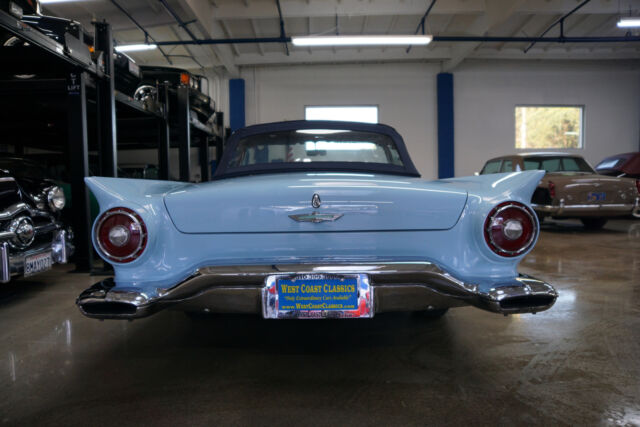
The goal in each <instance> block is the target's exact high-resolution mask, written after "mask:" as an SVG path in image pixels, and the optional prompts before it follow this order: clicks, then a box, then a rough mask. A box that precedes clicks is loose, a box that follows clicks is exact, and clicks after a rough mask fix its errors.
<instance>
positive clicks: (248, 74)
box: [242, 63, 438, 178]
mask: <svg viewBox="0 0 640 427" xmlns="http://www.w3.org/2000/svg"><path fill="white" fill-rule="evenodd" d="M437 72H438V68H437V66H435V65H429V64H418V63H414V64H366V65H315V66H287V67H264V68H248V69H244V70H243V72H242V78H244V79H245V90H246V94H245V95H246V100H245V103H246V121H247V125H250V124H255V123H266V122H272V121H280V120H298V119H304V107H305V106H306V105H378V107H379V117H378V120H379V121H380V123H385V124H388V125H390V126H393V127H394V128H395V129H396V130H397V131H398V132H400V134H401V135H402V136H403V137H404V139H405V142H406V144H407V147H408V149H409V153H410V155H411V157H412V159H413V161H414V163H415V164H416V167H417V168H418V170H419V171H420V172H421V173H422V174H423V176H425V177H428V178H435V177H436V176H437V170H436V162H437V159H436V145H437V144H436V109H435V108H436V93H435V91H436V74H437Z"/></svg>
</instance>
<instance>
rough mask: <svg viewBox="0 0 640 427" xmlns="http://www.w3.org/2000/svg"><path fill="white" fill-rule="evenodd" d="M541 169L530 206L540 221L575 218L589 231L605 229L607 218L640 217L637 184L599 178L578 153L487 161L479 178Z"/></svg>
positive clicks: (638, 188)
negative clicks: (543, 173) (543, 172)
mask: <svg viewBox="0 0 640 427" xmlns="http://www.w3.org/2000/svg"><path fill="white" fill-rule="evenodd" d="M528 170H544V171H545V172H546V174H545V176H544V178H543V179H542V180H541V181H540V184H539V185H538V188H537V189H536V191H535V192H534V193H533V196H532V199H531V204H532V206H533V209H534V210H535V211H536V213H537V214H538V219H539V220H540V221H543V220H544V218H545V217H547V216H550V217H551V218H554V219H570V218H578V219H580V221H582V223H583V224H584V226H585V228H588V229H599V228H602V227H604V225H605V224H606V223H607V221H608V220H609V218H615V217H623V216H627V215H633V216H636V217H638V216H640V181H637V180H634V179H630V178H617V177H608V176H603V175H598V174H597V173H596V172H595V171H594V170H593V168H592V167H591V166H590V165H589V163H587V161H586V160H585V159H583V158H582V157H581V156H579V155H577V154H566V153H522V154H514V155H511V156H502V157H496V158H494V159H491V160H488V161H487V163H486V164H485V165H484V167H483V168H482V171H481V172H480V175H487V174H495V173H504V172H514V171H528Z"/></svg>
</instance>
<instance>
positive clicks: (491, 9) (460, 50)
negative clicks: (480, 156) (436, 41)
mask: <svg viewBox="0 0 640 427" xmlns="http://www.w3.org/2000/svg"><path fill="white" fill-rule="evenodd" d="M524 2H525V1H524V0H514V1H511V0H486V3H485V7H486V10H485V14H484V15H482V16H479V17H477V18H476V20H475V21H474V23H473V24H472V25H471V26H470V27H469V33H471V34H476V35H481V36H484V35H487V33H489V32H490V31H493V30H494V29H495V28H496V27H498V26H499V25H500V24H502V23H504V22H505V21H506V20H507V19H509V18H510V17H511V16H512V15H513V14H514V12H515V10H516V9H517V8H518V7H520V6H521V5H522V4H523V3H524ZM480 45H481V43H477V42H476V43H460V44H457V45H456V46H454V48H453V50H452V55H451V59H449V60H448V61H446V62H444V63H443V64H442V71H444V72H450V71H452V70H453V69H454V68H456V67H457V66H458V65H459V64H460V63H461V62H462V61H464V59H465V58H466V57H467V56H469V55H470V54H471V53H472V52H473V51H474V50H476V49H477V48H478V47H479V46H480Z"/></svg>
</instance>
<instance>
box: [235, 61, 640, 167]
mask: <svg viewBox="0 0 640 427" xmlns="http://www.w3.org/2000/svg"><path fill="white" fill-rule="evenodd" d="M438 71H439V66H438V65H437V64H426V63H398V64H365V65H353V64H351V65H345V64H334V65H301V66H282V67H257V68H252V67H249V68H244V69H243V70H242V76H241V77H242V78H244V79H245V85H246V99H245V103H246V121H247V125H250V124H255V123H265V122H270V121H279V120H295V119H302V118H304V107H305V106H306V105H378V106H379V108H380V117H379V120H380V122H381V123H386V124H389V125H391V126H393V127H395V128H396V129H397V130H398V132H400V134H401V135H402V136H403V137H404V139H405V142H406V144H407V147H408V149H409V153H410V154H411V157H412V158H413V160H414V162H415V164H416V167H417V168H418V170H419V171H420V172H421V173H422V175H423V176H424V177H425V178H435V177H436V176H437V139H436V138H437V129H436V114H437V110H436V75H437V73H438ZM517 104H572V105H575V104H578V105H584V106H585V131H584V149H582V150H577V151H578V152H580V153H581V154H583V155H584V156H585V157H586V158H587V160H588V161H590V162H591V163H596V162H598V161H599V160H601V159H602V158H604V157H606V156H608V155H611V154H616V153H621V152H625V151H637V150H638V145H639V143H640V61H635V62H624V63H615V62H613V63H612V62H610V61H606V62H605V61H601V62H597V63H584V62H538V61H509V62H498V61H492V62H486V61H468V62H465V63H463V65H462V66H461V67H459V69H457V70H456V71H454V105H455V107H454V108H455V156H456V164H455V168H456V175H457V176H463V175H470V174H472V173H473V172H475V171H477V170H479V169H480V168H481V167H482V165H483V164H484V161H485V160H487V159H488V158H490V157H495V156H499V155H504V154H509V153H513V152H516V150H515V130H514V107H515V106H516V105H517ZM227 111H229V110H228V104H227V106H226V107H225V112H227Z"/></svg>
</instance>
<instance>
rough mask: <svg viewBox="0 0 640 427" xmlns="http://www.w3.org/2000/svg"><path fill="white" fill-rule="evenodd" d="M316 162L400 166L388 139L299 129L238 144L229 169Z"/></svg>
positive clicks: (358, 133) (399, 159) (263, 135)
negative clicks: (270, 164)
mask: <svg viewBox="0 0 640 427" xmlns="http://www.w3.org/2000/svg"><path fill="white" fill-rule="evenodd" d="M317 162H362V163H379V164H387V165H395V166H403V162H402V159H401V158H400V154H399V153H398V150H397V148H396V145H395V143H394V142H393V140H392V139H391V138H390V137H389V136H387V135H384V134H381V133H373V132H364V131H352V130H347V129H344V130H343V129H299V130H292V131H279V132H272V133H268V134H259V135H252V136H249V137H247V138H244V139H242V140H240V142H239V143H238V147H237V150H236V153H235V156H234V157H233V158H232V159H231V161H230V162H229V167H234V168H236V167H242V166H252V165H261V164H269V163H280V164H285V163H317Z"/></svg>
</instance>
